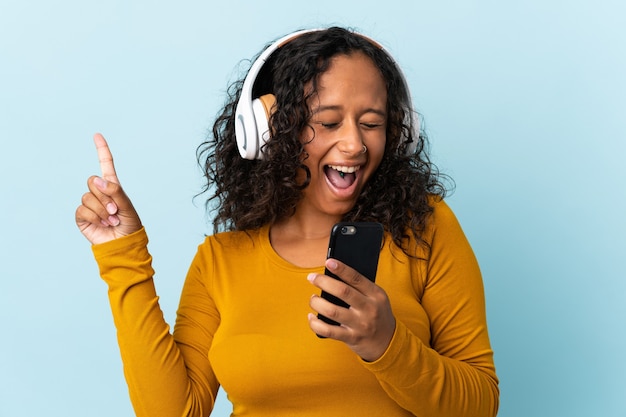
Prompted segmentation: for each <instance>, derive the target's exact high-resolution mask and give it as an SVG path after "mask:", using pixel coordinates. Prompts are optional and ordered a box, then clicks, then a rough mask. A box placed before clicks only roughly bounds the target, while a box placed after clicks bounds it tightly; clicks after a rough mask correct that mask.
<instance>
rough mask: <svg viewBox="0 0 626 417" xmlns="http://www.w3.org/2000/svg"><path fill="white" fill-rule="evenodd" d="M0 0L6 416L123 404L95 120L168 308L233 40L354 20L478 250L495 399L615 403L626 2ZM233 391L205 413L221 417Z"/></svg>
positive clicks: (612, 407) (200, 217)
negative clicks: (393, 77)
mask: <svg viewBox="0 0 626 417" xmlns="http://www.w3.org/2000/svg"><path fill="white" fill-rule="evenodd" d="M220 3H221V4H220V5H219V6H214V5H211V2H208V1H180V2H176V3H174V2H172V3H165V2H150V1H146V0H142V1H121V0H118V1H92V0H89V1H84V0H83V1H67V0H66V1H59V2H46V1H43V0H37V1H18V0H1V2H0V141H1V145H0V195H1V196H2V197H1V198H2V203H1V204H0V220H1V221H2V227H1V229H0V319H1V320H2V330H1V332H0V416H2V417H9V416H11V417H12V416H35V415H46V416H130V415H132V409H131V407H130V403H129V400H128V395H127V391H126V385H125V383H124V380H123V376H122V368H121V362H120V359H119V354H118V349H117V344H116V339H115V331H114V328H113V324H112V320H111V315H110V311H109V306H108V302H107V296H106V287H105V285H104V283H103V282H102V281H101V280H100V279H99V278H98V272H97V269H96V265H95V263H94V261H93V258H92V255H91V251H90V248H89V244H88V243H87V241H86V240H84V238H83V237H82V236H81V235H80V233H79V232H78V230H77V229H76V226H75V224H74V219H73V217H74V210H75V208H76V206H77V205H78V204H79V201H80V197H81V195H82V194H83V192H84V191H85V189H86V188H85V180H86V179H87V177H88V176H90V175H92V174H98V173H99V172H98V164H97V158H96V153H95V150H94V148H93V144H92V141H91V137H92V134H93V133H94V132H96V131H101V132H103V133H104V134H105V136H106V137H107V138H108V140H109V142H110V145H111V147H112V150H113V153H114V156H115V157H116V163H117V168H118V174H119V176H120V178H121V180H122V182H123V184H124V186H125V188H126V190H127V192H128V193H129V194H130V195H131V196H132V198H133V200H134V202H135V205H136V207H137V209H138V210H139V212H140V214H141V215H142V220H143V222H144V224H145V225H146V227H147V229H148V231H149V235H150V238H151V244H150V248H151V251H152V253H153V255H154V257H155V267H156V269H157V276H156V285H157V290H158V292H159V294H160V295H161V303H162V307H163V310H164V312H165V316H166V318H167V320H168V321H169V322H170V323H172V322H173V319H174V316H175V310H176V306H177V303H178V296H179V291H180V288H181V285H182V280H183V278H184V275H185V273H186V270H187V267H188V265H189V262H190V261H191V258H192V256H193V254H194V252H195V248H196V245H197V244H198V243H200V241H201V240H202V237H203V234H204V233H205V232H208V231H210V228H209V227H208V226H207V225H206V222H205V218H204V212H203V209H202V204H201V200H198V201H197V202H196V204H194V203H193V202H192V197H193V195H194V194H195V193H196V192H197V191H198V190H199V187H200V174H199V170H198V168H197V167H196V163H195V159H194V158H195V154H194V151H195V148H196V146H197V145H198V144H199V143H200V142H201V140H202V139H203V137H204V135H205V133H206V131H207V129H208V127H209V126H210V124H211V121H212V118H213V116H214V115H215V114H216V112H217V111H218V109H219V107H220V104H221V103H222V102H223V100H224V95H223V92H224V90H225V88H226V85H227V83H228V81H229V80H232V79H235V78H236V72H235V69H236V68H237V63H238V62H239V60H240V59H242V58H249V57H251V56H253V55H254V54H255V53H256V52H258V51H259V50H260V49H261V47H262V46H263V45H264V44H265V43H266V42H267V41H269V40H272V39H274V38H276V37H278V36H280V35H282V34H285V33H287V32H290V31H292V30H295V29H298V28H301V27H314V26H319V25H327V24H331V23H336V24H341V25H348V26H353V27H356V28H358V29H360V30H361V31H363V32H364V33H365V34H367V35H370V36H372V37H374V38H375V39H377V40H379V41H381V42H382V43H383V44H385V45H386V46H387V47H388V49H389V50H390V51H391V52H392V54H393V55H394V56H395V58H396V59H397V61H399V63H400V64H401V65H402V66H403V68H404V71H405V73H406V76H407V78H408V81H409V83H410V87H411V89H412V94H413V98H414V101H415V106H416V107H417V109H418V110H420V111H421V112H422V113H423V114H424V116H425V120H426V129H427V132H428V133H429V135H430V138H431V141H432V153H433V157H434V160H435V161H436V162H437V164H438V165H439V166H440V167H441V169H442V170H443V171H445V172H447V173H449V174H451V175H452V176H453V177H454V179H455V180H456V183H457V189H456V192H455V193H454V194H453V195H452V197H451V198H449V204H450V205H451V206H452V208H453V209H454V210H455V212H456V213H457V215H458V217H459V218H460V220H461V223H462V225H463V226H464V228H465V231H466V233H467V235H468V237H469V239H470V241H471V243H472V244H473V247H474V249H475V251H476V254H477V256H478V258H479V260H480V263H481V266H482V269H483V273H484V282H485V291H486V296H487V302H488V314H489V325H490V332H491V338H492V343H493V347H494V349H495V352H496V356H495V359H496V365H497V369H498V374H499V377H500V379H501V391H502V395H501V408H500V413H499V415H500V416H502V417H530V416H532V417H536V416H549V417H553V416H567V417H577V416H594V417H595V416H604V417H611V416H612V417H618V416H624V415H626V399H625V396H626V395H625V394H626V376H625V375H626V359H624V352H626V336H625V333H626V332H625V330H626V329H625V328H626V326H625V324H624V323H625V319H626V307H625V306H624V305H625V304H626V303H625V302H624V301H625V298H626V283H625V282H626V280H625V279H624V278H626V277H625V274H624V268H623V260H624V254H623V252H624V246H625V245H624V243H623V236H624V234H625V232H626V227H625V221H624V213H625V212H626V196H625V194H626V192H625V191H624V180H625V179H626V172H625V168H624V164H623V162H622V158H623V154H624V150H625V145H624V139H625V136H626V122H625V116H624V114H625V110H626V81H625V80H626V53H625V47H626V30H625V29H624V28H625V27H626V18H625V17H624V16H626V10H625V7H624V6H622V4H623V2H621V1H619V0H615V1H610V0H599V1H591V0H589V1H575V0H573V1H542V0H534V1H527V2H506V1H495V0H492V1H487V0H483V1H450V0H446V1H437V2H435V1H428V2H427V1H421V0H410V1H409V0H388V1H384V2H375V1H367V0H350V1H343V2H342V1H337V0H332V1H327V0H323V1H317V2H312V3H308V2H306V3H305V2H302V3H301V4H298V3H297V2H294V1H265V2H253V1H249V2H244V1H238V0H229V1H223V2H220ZM229 412H230V404H228V403H227V402H226V400H225V399H224V397H220V402H219V404H218V407H217V409H216V411H215V412H214V415H217V416H226V415H228V413H229Z"/></svg>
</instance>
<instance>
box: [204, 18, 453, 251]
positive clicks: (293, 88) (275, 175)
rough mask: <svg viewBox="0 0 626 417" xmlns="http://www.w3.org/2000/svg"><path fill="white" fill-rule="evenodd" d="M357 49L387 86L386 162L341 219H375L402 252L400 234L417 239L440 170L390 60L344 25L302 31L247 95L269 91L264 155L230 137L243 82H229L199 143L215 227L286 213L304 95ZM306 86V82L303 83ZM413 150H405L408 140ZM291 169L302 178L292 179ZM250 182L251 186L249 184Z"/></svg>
mask: <svg viewBox="0 0 626 417" xmlns="http://www.w3.org/2000/svg"><path fill="white" fill-rule="evenodd" d="M357 52H360V53H363V54H365V55H366V56H368V57H369V58H370V59H371V60H372V61H373V62H374V64H375V65H376V67H377V68H378V69H379V70H380V72H381V74H382V76H383V79H384V80H385V82H386V87H387V115H388V117H387V131H386V136H387V141H386V145H385V153H384V156H383V160H382V162H381V164H380V166H379V167H378V169H377V170H376V172H375V173H374V175H373V176H372V178H371V179H370V180H369V182H368V183H367V184H366V185H365V187H364V188H363V190H362V192H361V195H360V197H359V198H358V200H357V203H356V205H355V206H354V207H353V208H352V210H350V211H349V212H348V213H346V214H345V216H344V220H345V221H377V222H380V223H382V224H383V226H384V227H385V229H386V230H387V231H388V232H389V233H390V234H391V236H392V239H393V241H394V242H395V243H396V244H397V245H398V246H399V247H401V248H403V249H404V250H405V252H406V250H407V249H408V246H407V245H406V243H407V240H406V239H407V238H408V237H409V234H411V235H413V237H414V238H415V239H417V241H418V242H422V243H424V244H425V243H426V242H424V241H423V239H421V236H422V234H423V232H424V231H425V228H426V224H427V219H428V216H429V215H430V213H431V212H432V211H433V209H432V206H431V203H432V201H431V199H433V198H443V197H444V196H445V194H446V187H445V186H444V183H443V181H442V178H443V176H442V175H441V174H439V172H438V170H437V168H436V167H435V166H434V164H432V163H431V161H430V159H429V157H428V152H427V138H426V136H425V134H424V133H418V134H414V132H413V130H414V126H413V117H412V115H413V114H414V113H413V110H412V105H411V103H410V98H409V97H410V95H409V93H408V91H407V89H406V85H405V82H404V78H403V76H402V74H401V73H400V71H399V69H398V68H397V65H396V64H395V62H394V61H393V59H392V58H391V57H390V56H389V55H388V54H387V53H386V52H385V51H384V50H383V49H381V48H380V47H379V46H378V45H376V44H374V43H373V42H372V41H371V40H369V39H368V38H366V37H364V36H362V35H359V34H358V33H356V32H353V31H352V30H349V29H344V28H338V27H331V28H328V29H324V30H320V31H311V32H307V33H305V34H302V35H300V36H298V37H296V38H294V39H293V40H291V41H290V42H288V43H287V44H285V45H283V46H282V47H280V48H279V49H278V50H276V51H275V52H274V53H272V55H271V56H270V57H269V59H268V60H267V62H266V63H265V64H264V66H263V69H262V70H261V73H260V74H259V76H258V77H257V81H256V82H255V85H254V87H253V97H259V96H260V95H263V94H266V93H273V94H274V95H275V97H276V106H275V108H274V111H273V113H272V115H271V117H270V126H271V132H272V134H271V139H270V140H269V141H268V142H267V143H266V144H265V145H264V147H263V154H264V159H263V160H246V159H243V158H242V157H241V156H240V155H239V151H238V148H237V144H236V140H235V109H236V106H237V101H238V100H239V97H240V95H241V88H242V85H243V80H239V81H237V82H235V83H233V84H232V85H231V86H230V87H229V89H228V91H227V95H228V97H227V101H226V104H225V106H224V108H223V110H222V112H221V114H220V115H219V116H218V117H217V120H216V121H215V123H214V125H213V129H212V135H210V136H209V138H208V139H207V140H206V141H205V142H203V143H202V144H201V145H200V146H199V147H198V149H197V158H198V163H199V164H200V166H201V167H202V168H203V171H204V175H205V177H206V185H205V186H204V188H203V191H202V192H208V193H209V197H208V198H207V201H206V208H207V212H208V213H215V216H214V218H213V228H214V232H219V231H225V230H251V229H258V228H260V227H262V226H264V225H266V224H273V223H275V222H278V221H280V220H282V219H285V218H287V217H289V216H291V215H292V214H293V213H294V211H295V207H296V204H297V203H298V201H299V200H300V199H301V198H302V190H303V188H305V187H306V186H307V185H308V178H309V172H308V170H307V169H306V167H305V166H304V165H303V164H302V155H303V152H304V149H303V144H302V143H301V141H300V137H301V133H302V131H303V130H304V129H306V128H307V127H309V119H310V115H311V113H310V109H309V106H308V105H307V100H308V99H309V98H310V96H311V95H313V94H316V91H317V81H318V79H319V77H320V75H321V74H323V73H324V72H325V71H326V70H327V69H328V68H329V66H330V64H331V60H332V58H333V57H335V56H337V55H351V54H354V53H357ZM307 85H312V88H308V89H307V88H306V86H307ZM413 141H417V143H416V148H415V151H414V152H413V153H411V154H407V153H406V147H407V144H408V143H412V142H413ZM298 170H304V171H305V172H306V174H307V175H306V176H307V181H305V183H304V184H302V183H298V181H297V179H296V177H297V175H296V173H297V172H298ZM252 184H253V186H252Z"/></svg>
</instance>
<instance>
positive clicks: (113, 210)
mask: <svg viewBox="0 0 626 417" xmlns="http://www.w3.org/2000/svg"><path fill="white" fill-rule="evenodd" d="M107 211H108V212H109V214H115V213H117V206H116V205H115V204H114V203H109V204H107Z"/></svg>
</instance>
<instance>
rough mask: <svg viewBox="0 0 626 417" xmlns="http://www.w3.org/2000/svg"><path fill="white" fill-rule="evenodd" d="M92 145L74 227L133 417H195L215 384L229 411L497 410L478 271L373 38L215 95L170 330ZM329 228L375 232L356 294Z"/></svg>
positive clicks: (305, 37)
mask: <svg viewBox="0 0 626 417" xmlns="http://www.w3.org/2000/svg"><path fill="white" fill-rule="evenodd" d="M258 97H261V99H259V100H260V101H254V102H252V100H253V99H256V98H258ZM252 103H254V104H252ZM263 105H264V107H259V106H263ZM253 107H254V108H255V109H256V110H255V111H256V114H254V113H251V112H250V111H249V109H251V108H253ZM259 108H261V111H260V112H259V110H258V109H259ZM263 112H265V114H264V115H262V116H260V114H262V113H263ZM251 118H254V119H255V120H256V122H255V123H254V126H253V128H252V130H255V129H256V131H251V129H250V126H251V125H250V119H251ZM259 119H264V120H259ZM256 125H259V126H258V127H257V126H256ZM266 130H267V131H266ZM95 143H96V146H97V149H98V155H99V159H100V164H101V167H102V176H101V177H91V178H90V179H89V180H88V188H89V192H88V193H86V194H85V195H84V196H83V200H82V205H81V206H79V207H78V209H77V211H76V222H77V225H78V227H79V228H80V230H81V231H82V233H83V234H84V235H85V237H86V238H87V239H88V240H89V241H90V242H91V243H92V244H93V245H94V246H93V251H94V254H95V257H96V260H97V262H98V265H99V267H100V272H101V276H102V278H103V279H104V280H105V281H106V283H107V284H108V286H109V297H110V302H111V308H112V310H113V315H114V320H115V325H116V328H117V331H118V340H119V345H120V350H121V355H122V359H123V363H124V372H125V375H126V379H127V382H128V385H129V388H130V395H131V400H132V403H133V406H134V408H135V411H136V413H137V415H140V416H151V417H153V416H182V415H186V416H207V415H209V414H210V412H211V410H212V407H213V404H214V401H215V397H216V394H217V391H218V388H219V387H220V386H222V387H223V388H224V390H225V391H226V393H227V394H228V398H229V399H230V401H231V402H232V404H233V415H236V416H239V415H241V416H245V415H250V416H273V417H276V416H293V415H298V416H325V417H329V416H347V415H358V416H367V415H371V416H412V415H413V416H446V417H449V416H455V417H462V416H481V417H484V416H493V415H495V414H496V411H497V407H498V396H499V392H498V380H497V377H496V374H495V368H494V363H493V353H492V350H491V347H490V343H489V337H488V333H487V325H486V317H485V305H484V295H483V288H482V279H481V276H480V271H479V268H478V265H477V262H476V260H475V257H474V255H473V253H472V250H471V248H470V246H469V244H468V242H467V240H466V238H465V236H464V234H463V232H462V230H461V228H460V226H459V224H458V222H457V221H456V219H455V217H454V215H453V213H452V212H451V211H450V209H449V208H448V207H447V205H446V204H445V203H444V202H443V197H444V194H445V190H444V187H443V186H442V184H441V182H440V180H439V177H438V175H437V172H436V170H435V168H434V166H433V165H432V164H431V163H430V162H429V159H428V156H427V154H426V151H425V138H424V136H423V135H420V134H419V130H418V128H417V119H416V118H415V117H413V111H412V109H411V102H410V95H409V92H408V90H407V88H406V83H405V81H404V79H403V76H402V74H401V72H400V70H399V69H398V68H397V66H396V64H395V63H394V61H393V59H392V58H391V57H390V56H389V55H388V54H387V53H386V52H385V51H384V50H383V49H382V48H381V47H380V46H379V45H378V44H376V43H375V42H374V41H372V40H371V39H368V38H366V37H364V36H362V35H360V34H357V33H354V32H351V31H348V30H345V29H341V28H329V29H325V30H313V31H304V32H302V33H297V34H292V35H288V36H287V37H286V38H284V39H281V40H279V41H278V42H276V43H274V44H272V45H271V46H270V47H268V48H267V49H266V50H265V52H264V53H262V54H261V56H260V57H259V59H258V60H257V61H255V63H254V64H253V65H252V67H251V69H250V72H249V73H248V76H247V77H246V79H245V80H242V81H241V82H238V83H236V84H235V85H234V86H233V89H232V90H231V94H230V95H229V101H228V103H227V104H226V106H225V107H224V109H223V112H222V114H221V115H220V116H219V117H218V119H217V121H216V122H215V125H214V128H213V134H212V136H211V137H210V138H209V139H208V140H207V142H205V143H204V144H202V145H201V147H200V148H199V149H198V158H199V161H200V163H201V164H202V165H203V167H204V169H205V173H206V178H207V185H206V190H205V191H207V192H209V193H211V194H210V196H209V198H208V201H207V207H208V208H209V209H215V213H214V214H215V217H214V229H215V234H214V235H212V236H209V237H207V238H206V240H205V242H204V243H202V244H201V245H200V246H199V248H198V252H197V254H196V257H195V258H194V260H193V262H192V264H191V267H190V269H189V273H188V275H187V278H186V281H185V285H184V288H183V292H182V295H181V299H180V306H179V310H178V314H177V319H176V325H175V328H174V332H173V334H170V332H169V327H168V325H167V324H166V323H165V321H164V319H163V315H162V313H161V311H160V309H159V305H158V301H157V300H158V299H157V295H156V293H155V289H154V284H153V280H152V276H153V270H152V268H151V258H150V255H149V253H148V251H147V237H146V232H145V230H144V229H143V227H142V225H141V221H140V219H139V217H138V215H137V213H136V212H135V210H134V209H133V206H132V204H131V202H130V200H129V198H128V197H127V196H126V195H125V194H124V192H123V190H122V188H121V186H120V183H119V181H118V178H117V176H116V174H115V168H114V166H113V159H112V156H111V153H110V151H109V149H108V146H107V144H106V141H105V140H104V138H103V137H102V136H101V135H96V136H95ZM342 220H349V221H375V222H379V223H382V224H383V226H384V228H385V239H384V244H383V246H382V249H381V252H380V259H379V264H378V271H377V275H376V280H375V283H373V282H371V281H369V280H368V279H366V278H364V277H363V276H362V275H360V274H359V273H357V272H356V271H355V270H353V269H351V268H350V267H348V266H347V265H344V264H342V263H341V262H338V261H336V260H333V259H328V260H326V251H327V245H328V239H329V233H330V230H331V227H332V226H333V224H335V223H337V222H339V221H342ZM324 267H327V268H328V269H329V270H330V271H332V272H333V273H335V274H336V275H337V276H339V277H341V279H342V280H341V281H339V280H335V279H333V278H331V277H328V276H326V275H324V274H323V272H324ZM320 290H324V291H326V292H328V293H330V294H333V295H335V296H337V297H339V298H341V299H343V300H344V301H346V302H347V303H348V304H349V307H348V308H344V307H339V306H336V305H334V304H332V303H330V302H328V301H326V300H325V299H323V298H321V297H320V296H319V293H320ZM318 313H319V314H322V315H325V316H327V317H330V318H332V319H333V320H335V321H337V322H339V323H340V325H338V326H336V325H331V324H327V323H326V322H324V321H321V320H319V319H318V318H317V314H318ZM316 335H320V336H324V338H319V337H318V336H316Z"/></svg>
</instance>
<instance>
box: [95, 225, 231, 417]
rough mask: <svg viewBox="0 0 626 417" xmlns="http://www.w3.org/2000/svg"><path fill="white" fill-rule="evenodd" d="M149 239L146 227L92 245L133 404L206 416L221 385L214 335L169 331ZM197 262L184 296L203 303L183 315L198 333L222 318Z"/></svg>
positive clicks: (144, 412) (142, 410) (142, 409)
mask: <svg viewBox="0 0 626 417" xmlns="http://www.w3.org/2000/svg"><path fill="white" fill-rule="evenodd" d="M147 244H148V238H147V235H146V233H145V230H144V229H142V230H140V231H138V232H136V233H134V234H132V235H129V236H126V237H123V238H120V239H116V240H114V241H111V242H107V243H104V244H100V245H94V246H93V247H92V249H93V252H94V255H95V258H96V261H97V262H98V266H99V268H100V275H101V276H102V278H103V280H104V281H105V282H106V283H107V285H108V288H109V291H108V294H109V301H110V304H111V310H112V313H113V319H114V323H115V327H116V330H117V338H118V344H119V347H120V353H121V356H122V362H123V364H124V375H125V377H126V382H127V384H128V388H129V393H130V399H131V402H132V404H133V408H134V410H135V413H136V415H137V416H151V417H152V416H182V415H185V416H187V415H189V416H192V415H193V416H206V415H208V414H209V413H210V411H211V409H212V407H213V405H214V401H215V397H216V394H217V390H218V388H219V385H218V383H217V380H216V378H215V375H214V374H213V372H212V369H211V366H210V364H209V361H208V358H207V352H208V348H209V346H210V343H211V340H212V337H206V338H205V339H204V340H203V341H199V340H198V339H201V337H200V338H199V337H196V338H195V339H194V341H190V340H186V341H184V342H180V341H177V340H176V339H175V338H174V337H173V336H172V335H171V334H170V328H169V326H168V325H167V323H166V322H165V319H164V317H163V313H162V311H161V309H160V306H159V303H158V296H157V295H156V290H155V287H154V282H153V275H154V271H153V269H152V266H151V262H152V258H151V256H150V254H149V252H148V249H147ZM194 262H196V260H194ZM194 265H195V263H194V264H192V268H191V269H190V272H189V274H188V278H187V281H186V283H185V288H184V289H183V297H185V294H186V296H187V297H192V298H195V299H196V300H197V301H198V305H199V307H198V308H197V309H196V311H195V312H191V313H190V314H188V315H187V316H186V317H184V318H182V319H181V320H182V321H183V322H184V323H185V322H186V323H188V324H187V328H189V327H193V328H195V331H196V333H195V334H196V335H207V334H209V335H210V334H212V332H213V330H214V329H215V327H217V322H218V321H219V317H218V316H217V315H216V314H215V313H214V310H213V309H212V307H211V302H210V298H209V296H208V294H207V293H206V291H202V288H200V287H199V286H198V282H199V276H198V274H197V273H194V272H197V271H198V268H195V267H194ZM181 299H182V298H181ZM204 318H208V319H207V320H204V321H203V319H204ZM177 320H179V319H177ZM183 327H185V326H184V325H183Z"/></svg>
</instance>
